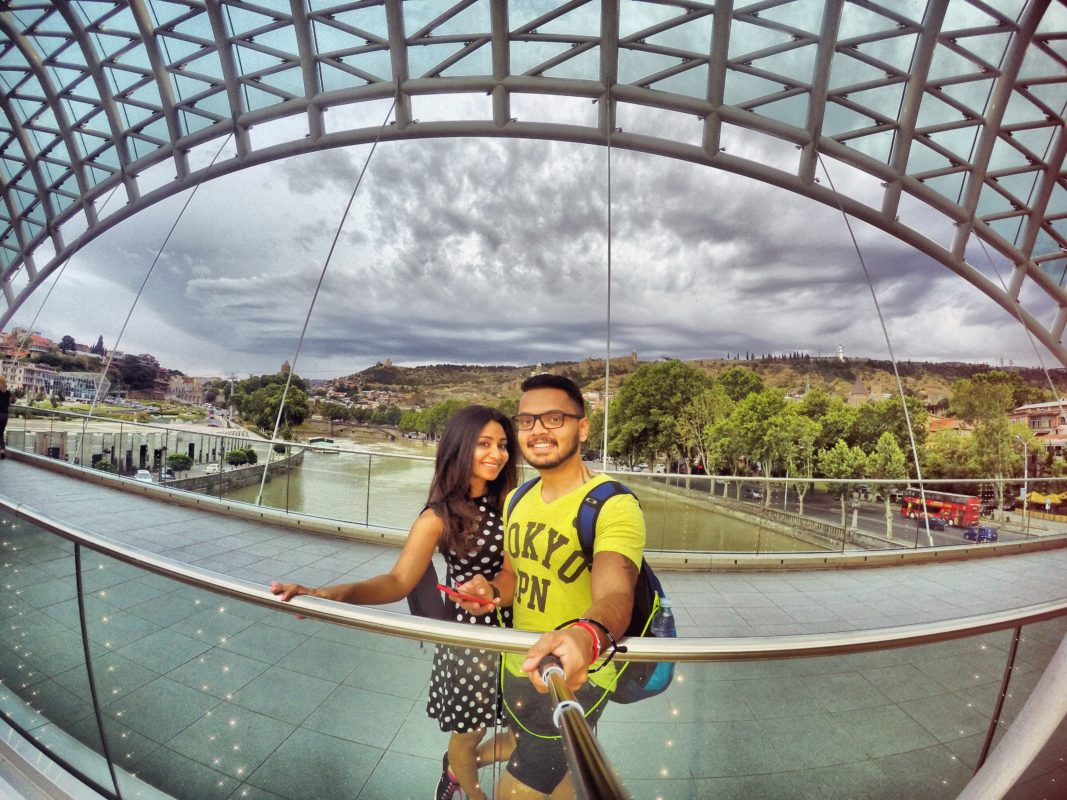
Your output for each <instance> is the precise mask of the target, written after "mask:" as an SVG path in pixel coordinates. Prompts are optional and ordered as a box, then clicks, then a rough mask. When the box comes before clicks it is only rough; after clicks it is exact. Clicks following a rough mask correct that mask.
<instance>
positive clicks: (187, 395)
mask: <svg viewBox="0 0 1067 800" xmlns="http://www.w3.org/2000/svg"><path fill="white" fill-rule="evenodd" d="M164 396H165V397H166V398H167V399H169V400H177V401H178V402H179V403H188V404H189V405H193V406H198V405H200V403H202V402H203V399H204V380H203V378H193V377H190V376H188V375H171V376H170V378H169V379H168V380H167V390H166V392H165V394H164Z"/></svg>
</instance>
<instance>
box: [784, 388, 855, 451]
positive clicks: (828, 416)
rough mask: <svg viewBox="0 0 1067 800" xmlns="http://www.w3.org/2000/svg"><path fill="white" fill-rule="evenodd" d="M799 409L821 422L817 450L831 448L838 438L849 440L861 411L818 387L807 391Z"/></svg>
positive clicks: (816, 442) (806, 415)
mask: <svg viewBox="0 0 1067 800" xmlns="http://www.w3.org/2000/svg"><path fill="white" fill-rule="evenodd" d="M798 410H799V411H800V413H801V414H803V415H804V416H805V417H807V418H808V419H812V420H815V421H816V422H817V423H819V429H820V430H819V438H818V439H816V441H815V449H816V451H818V450H829V449H831V448H832V447H833V446H834V444H836V443H837V440H838V439H845V440H846V441H847V440H848V437H849V434H850V433H851V432H852V428H853V426H854V425H855V424H856V416H857V414H858V413H859V411H858V410H857V409H855V408H853V407H851V406H849V405H848V404H846V403H845V401H844V400H842V399H841V398H840V397H838V396H837V395H833V394H830V393H829V392H827V391H825V390H823V389H818V388H816V389H811V390H809V391H808V392H807V393H805V395H804V397H803V399H802V400H801V401H800V403H799V404H798Z"/></svg>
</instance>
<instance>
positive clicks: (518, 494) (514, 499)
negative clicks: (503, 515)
mask: <svg viewBox="0 0 1067 800" xmlns="http://www.w3.org/2000/svg"><path fill="white" fill-rule="evenodd" d="M540 480H541V476H540V475H538V476H536V477H534V478H530V480H528V481H526V482H525V483H522V484H520V485H519V486H518V487H517V488H516V489H515V491H514V492H512V493H511V499H510V500H509V501H508V516H509V517H510V516H511V512H512V511H514V510H515V506H517V505H518V504H519V501H520V500H522V498H524V497H525V496H526V493H527V492H528V491H530V490H531V489H532V488H533V487H534V486H536V485H537V482H538V481H540Z"/></svg>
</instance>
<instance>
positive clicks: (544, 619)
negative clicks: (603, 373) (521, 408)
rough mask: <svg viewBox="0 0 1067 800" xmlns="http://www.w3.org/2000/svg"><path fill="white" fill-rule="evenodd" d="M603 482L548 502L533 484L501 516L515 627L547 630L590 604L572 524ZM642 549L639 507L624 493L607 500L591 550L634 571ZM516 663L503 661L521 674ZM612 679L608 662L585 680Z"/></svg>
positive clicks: (585, 566) (586, 568)
mask: <svg viewBox="0 0 1067 800" xmlns="http://www.w3.org/2000/svg"><path fill="white" fill-rule="evenodd" d="M609 480H611V478H609V477H608V476H606V475H597V476H595V477H594V478H593V479H592V480H590V481H587V482H586V483H584V484H582V485H581V486H579V487H577V488H576V489H574V490H572V491H571V492H568V493H567V494H565V495H564V496H563V497H558V498H556V499H555V500H554V501H552V502H551V503H546V502H545V501H544V500H543V499H542V497H541V484H540V483H538V484H537V485H535V486H534V487H533V488H532V489H530V491H528V492H527V493H526V494H525V495H524V496H523V498H522V499H521V500H519V502H518V503H517V504H516V506H515V509H514V511H513V512H512V513H511V514H506V515H505V517H504V546H505V548H506V549H507V551H508V554H509V555H510V556H511V566H512V569H513V570H514V571H515V579H516V583H515V600H514V602H513V604H512V611H513V614H514V624H515V628H516V629H521V630H527V631H550V630H553V629H554V628H556V627H557V626H558V625H560V624H561V623H564V622H567V621H568V620H572V619H575V618H576V617H581V616H582V615H584V614H585V612H586V611H587V610H588V609H589V606H590V605H592V602H593V595H592V587H591V580H590V575H591V572H590V569H591V567H592V562H591V561H590V560H589V559H588V558H587V557H586V555H585V553H583V552H582V546H581V543H580V542H579V541H578V530H577V527H576V520H577V517H578V508H579V506H580V505H581V502H582V500H583V499H585V496H586V495H587V494H588V493H589V491H590V490H591V489H592V488H593V487H594V486H596V485H598V484H601V483H605V482H606V481H609ZM508 499H509V500H510V499H511V498H510V495H509V496H508ZM504 507H505V509H506V508H507V503H505V505H504ZM644 548H645V518H644V515H643V514H642V513H641V506H640V504H639V503H638V502H637V500H636V498H634V497H633V496H632V495H629V494H620V495H616V496H615V497H612V498H611V499H610V500H608V501H607V502H606V503H605V504H604V506H603V508H601V510H600V515H599V516H598V517H597V524H596V536H595V537H594V539H593V552H594V553H600V552H604V551H611V552H615V553H620V554H621V555H624V556H626V557H627V558H628V559H630V560H631V561H632V562H633V563H634V564H635V565H636V566H638V567H640V566H641V556H642V553H643V552H644ZM522 661H523V656H522V655H518V654H508V655H505V657H504V663H505V664H506V666H507V668H508V671H509V672H511V673H512V674H514V675H524V674H525V673H524V672H523V671H522V669H521V665H522ZM614 675H615V670H614V663H612V664H609V665H608V666H607V667H606V668H605V669H603V670H601V671H600V672H596V673H593V674H592V675H590V676H589V677H590V680H592V681H593V683H595V684H597V685H598V686H603V687H608V686H610V685H611V682H612V679H613V678H614Z"/></svg>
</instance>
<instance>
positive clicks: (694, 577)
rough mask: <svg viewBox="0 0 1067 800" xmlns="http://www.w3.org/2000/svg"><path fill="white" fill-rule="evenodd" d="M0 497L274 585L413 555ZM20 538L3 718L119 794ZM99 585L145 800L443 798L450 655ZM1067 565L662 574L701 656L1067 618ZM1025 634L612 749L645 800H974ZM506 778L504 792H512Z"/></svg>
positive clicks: (137, 502) (747, 686)
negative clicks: (712, 639)
mask: <svg viewBox="0 0 1067 800" xmlns="http://www.w3.org/2000/svg"><path fill="white" fill-rule="evenodd" d="M0 495H3V496H4V497H5V498H9V499H11V500H14V501H16V502H20V503H23V504H25V505H27V506H30V507H33V508H34V509H37V510H39V511H42V512H44V513H45V514H47V515H49V516H51V517H54V518H56V519H59V520H63V521H64V522H66V523H69V524H70V525H73V526H76V527H81V528H84V529H87V530H90V531H93V532H95V533H98V534H101V535H104V536H107V537H109V538H112V539H115V540H118V541H122V542H125V543H128V544H130V545H134V546H137V547H140V548H143V549H145V550H149V551H152V552H155V553H159V554H161V555H163V556H166V557H168V558H172V559H176V560H179V561H181V562H184V563H188V564H194V565H199V566H202V567H205V568H207V569H211V570H213V571H216V572H219V573H224V574H228V575H232V576H234V577H238V578H242V579H245V580H249V581H253V582H258V583H266V582H268V581H269V580H270V579H271V578H275V577H277V578H288V579H292V580H298V581H300V582H302V583H306V584H321V583H328V582H334V581H339V580H353V579H358V578H360V577H365V576H367V575H371V574H376V573H379V572H382V571H384V570H387V569H388V568H389V567H390V566H391V564H392V563H393V560H394V558H395V556H396V550H395V549H393V548H389V547H385V546H379V545H373V544H366V543H360V542H353V541H351V540H346V539H340V538H336V537H328V536H321V535H315V534H309V533H306V532H302V531H293V530H288V529H285V528H281V527H278V526H273V525H265V524H262V523H257V522H250V521H246V520H241V519H235V518H228V517H223V516H219V515H217V514H214V513H211V512H208V511H201V510H196V509H191V508H186V507H183V506H179V505H172V504H168V503H164V502H160V501H156V500H152V499H148V498H145V497H143V496H138V495H134V494H130V493H126V492H121V491H116V490H112V489H107V488H103V487H100V486H96V485H92V484H87V483H83V482H80V481H77V480H74V479H71V478H67V477H64V476H61V475H58V474H55V473H52V472H50V471H48V470H43V469H40V468H37V467H35V466H32V465H30V464H27V463H22V462H20V461H18V460H14V459H8V460H7V461H4V462H0ZM3 538H4V539H5V541H4V542H3V543H2V549H3V558H2V559H0V573H2V574H0V577H2V580H0V600H3V602H0V676H2V677H3V687H2V689H3V691H0V709H2V710H3V711H4V712H5V713H7V714H9V715H11V716H12V717H13V718H14V719H16V720H17V722H18V723H19V725H20V726H21V727H23V728H24V729H26V730H30V731H33V733H34V735H35V737H36V738H38V739H39V740H40V741H43V742H46V743H48V744H49V745H51V746H52V747H53V748H54V749H55V751H56V752H60V753H63V754H64V755H65V756H66V757H67V758H68V759H70V760H72V761H74V762H75V763H76V764H77V765H78V766H79V767H80V768H81V769H83V771H85V772H86V773H87V774H90V775H92V776H94V777H95V778H96V779H97V780H99V781H101V782H106V781H107V780H108V775H107V773H106V771H104V770H102V769H101V761H100V759H99V758H97V757H96V756H95V755H94V751H96V752H99V751H100V750H101V743H100V737H99V732H98V729H97V725H96V720H95V717H94V715H93V713H92V694H91V693H90V689H89V682H88V679H87V675H86V663H85V659H84V655H83V651H82V645H81V637H80V635H79V631H80V621H79V609H78V603H77V599H76V591H75V588H74V581H73V574H74V569H73V562H72V559H71V548H70V547H69V546H68V545H66V544H65V543H57V542H56V540H55V537H53V536H51V535H50V534H46V533H44V532H40V531H34V530H33V529H30V528H25V529H23V528H22V527H21V526H20V527H18V528H17V529H10V530H8V531H6V532H5V535H4V537H3ZM82 566H83V569H82V575H83V580H84V582H85V595H86V608H85V612H86V614H85V616H86V620H87V630H88V635H89V640H90V652H91V654H92V662H91V663H92V666H93V672H94V676H95V681H96V693H97V697H98V700H99V703H100V707H101V708H102V710H103V719H104V726H105V731H106V735H107V741H108V743H109V747H110V750H111V753H112V757H113V758H114V760H115V761H116V763H117V764H118V765H119V766H120V767H122V770H121V771H120V773H119V774H120V780H121V781H122V782H123V784H124V794H126V796H131V797H133V796H137V797H144V798H149V799H151V798H155V797H158V796H159V795H158V792H157V791H156V789H157V788H158V789H161V790H163V791H164V792H166V793H167V794H169V795H172V796H174V797H179V798H183V800H184V798H190V800H191V799H192V798H195V800H239V799H240V800H244V799H245V798H252V800H283V799H284V800H289V798H293V799H294V800H295V798H317V799H321V800H332V798H339V799H340V798H345V799H346V800H350V799H351V798H361V800H377V798H409V797H410V798H421V797H428V796H430V795H431V793H432V788H433V786H434V785H436V781H437V777H438V775H439V773H440V759H441V753H442V752H443V750H444V746H445V741H446V736H445V735H444V734H442V733H441V732H440V731H439V730H438V728H437V724H436V722H435V721H433V720H430V719H428V718H427V716H426V713H425V706H426V697H427V693H428V684H429V672H430V659H431V657H432V655H433V652H434V651H433V648H431V647H422V646H420V644H419V643H417V642H413V641H410V640H402V639H397V638H394V637H390V636H386V635H381V634H372V633H367V632H364V631H359V630H353V629H349V628H343V627H340V626H333V625H327V624H325V623H321V622H318V621H315V620H307V619H305V620H300V619H297V618H296V617H294V615H293V614H292V613H286V612H285V611H284V610H281V608H280V609H279V610H278V611H274V610H271V609H267V608H263V607H260V606H257V605H252V604H248V603H240V602H235V601H228V600H226V601H221V602H220V599H219V597H218V596H217V595H212V594H211V593H210V592H208V591H206V590H200V589H195V588H192V587H189V586H186V585H184V584H181V583H178V582H176V581H173V580H169V579H167V578H164V577H161V576H157V575H154V574H151V573H146V572H144V571H143V570H139V569H137V568H135V567H132V566H129V565H126V564H123V563H120V562H115V561H113V560H110V559H107V558H104V557H101V556H97V555H91V556H87V557H86V558H85V559H84V562H83V565H82ZM1065 567H1067V552H1065V551H1050V552H1046V553H1040V554H1034V555H1022V556H1013V557H1003V558H993V559H982V560H976V561H969V562H958V563H951V564H931V565H924V566H898V567H891V568H873V569H853V570H815V571H794V572H775V571H767V572H758V573H753V572H744V573H729V572H711V573H707V572H705V573H698V572H674V573H670V572H661V577H662V578H663V579H664V582H665V583H666V585H667V588H668V590H669V591H670V593H671V595H672V597H673V598H674V601H675V606H676V608H677V609H678V615H679V622H680V629H681V630H680V632H681V634H682V635H683V636H727V637H734V636H771V635H775V634H798V633H817V632H828V631H853V630H863V629H868V628H871V627H879V626H896V625H900V624H907V623H909V622H916V621H923V620H937V619H954V618H959V617H964V616H968V615H971V614H975V613H982V612H987V611H992V610H997V609H1005V608H1012V607H1018V606H1022V605H1027V604H1030V603H1035V602H1039V601H1043V600H1050V599H1057V598H1061V597H1064V596H1067V569H1065ZM394 610H397V611H405V612H406V607H405V606H404V604H402V603H401V604H396V605H395V607H394ZM1063 629H1064V625H1063V622H1062V621H1053V622H1049V623H1041V624H1039V625H1033V626H1029V628H1028V629H1027V632H1026V635H1025V636H1024V641H1023V643H1022V644H1021V646H1020V649H1019V656H1018V659H1017V663H1016V669H1015V673H1014V676H1013V678H1012V683H1011V690H1012V691H1011V693H1010V695H1009V700H1008V705H1007V708H1006V710H1005V718H1006V719H1008V720H1010V719H1012V718H1013V716H1014V715H1015V714H1017V713H1018V709H1019V707H1020V705H1021V703H1022V702H1023V701H1024V700H1025V698H1026V697H1027V696H1028V695H1029V691H1030V689H1032V687H1033V685H1034V683H1035V682H1036V680H1037V678H1038V677H1039V676H1040V674H1041V670H1042V669H1043V665H1044V664H1045V663H1047V661H1048V657H1049V655H1050V653H1051V652H1052V651H1053V650H1054V649H1055V647H1056V645H1057V643H1058V642H1059V640H1060V639H1061V638H1062V636H1063V635H1064V630H1063ZM1010 633H1011V632H1010V631H1000V632H996V633H991V634H985V635H982V636H974V637H969V638H967V639H963V640H958V641H946V642H938V643H935V644H930V645H923V646H919V647H911V648H900V649H894V650H886V651H879V652H872V653H863V654H854V655H848V656H834V657H825V658H804V659H785V660H783V659H779V660H771V661H757V662H736V661H734V662H727V663H694V664H684V665H680V666H679V668H678V678H677V679H676V680H675V682H674V683H673V684H672V685H671V687H670V689H669V690H668V691H667V692H666V693H665V694H663V695H660V696H659V697H656V698H653V699H651V700H647V701H644V702H642V703H639V704H636V705H633V706H621V705H617V704H610V707H609V708H608V710H607V711H606V712H605V715H604V717H603V719H602V720H601V722H600V724H599V726H598V736H599V739H600V741H601V742H602V743H603V745H604V747H605V749H606V751H607V753H608V755H609V758H611V759H612V760H613V762H614V763H615V764H616V765H617V766H618V768H619V770H620V773H621V774H622V777H623V779H624V781H625V782H626V784H627V787H628V788H629V790H630V791H631V792H632V793H633V794H634V796H635V798H642V799H643V798H653V797H662V798H670V799H671V800H674V798H694V799H696V798H705V797H710V796H714V797H721V798H749V797H760V798H770V799H771V800H773V799H774V798H790V799H792V798H812V800H814V799H815V798H818V799H819V800H829V799H830V798H841V799H842V800H844V798H848V800H852V798H856V797H868V798H880V799H884V800H896V798H900V797H923V798H951V797H954V796H955V795H956V793H957V792H958V791H959V789H960V788H962V786H963V785H965V784H966V782H967V780H968V779H969V776H970V774H971V773H972V772H973V769H974V767H975V764H976V760H977V754H978V753H979V751H980V749H981V745H982V742H983V741H984V738H985V731H986V728H987V727H988V724H989V718H990V714H991V710H992V708H993V707H994V704H995V700H996V696H997V693H998V690H999V686H1000V680H1001V676H1002V674H1003V669H1004V663H1005V654H1006V652H1007V651H1008V648H1009V644H1010V640H1011V635H1010ZM1063 727H1064V726H1061V728H1063ZM78 743H80V744H78ZM82 745H85V746H86V747H83V746H82ZM1065 746H1067V731H1065V730H1061V731H1060V732H1059V734H1058V735H1057V738H1056V739H1055V740H1054V741H1053V742H1050V744H1049V746H1048V748H1046V750H1047V755H1045V754H1043V756H1042V758H1040V759H1039V760H1038V762H1037V763H1036V764H1035V766H1034V768H1033V769H1032V771H1031V773H1030V774H1029V775H1028V777H1027V780H1026V781H1025V782H1024V785H1022V786H1021V787H1017V789H1016V790H1014V791H1013V793H1012V794H1010V795H1009V798H1011V800H1024V799H1028V798H1030V797H1042V796H1054V795H1055V793H1054V791H1053V793H1052V794H1049V791H1050V790H1054V789H1055V788H1056V787H1057V786H1059V785H1062V782H1063V781H1064V780H1067V769H1065V768H1064V767H1063V765H1062V763H1059V762H1057V761H1056V758H1057V757H1059V756H1060V755H1061V754H1062V752H1063V748H1064V747H1065ZM2 769H3V766H2V764H0V771H2ZM128 776H136V778H133V777H128ZM482 780H483V782H485V783H486V785H487V787H488V784H489V783H491V782H492V781H493V775H492V772H491V770H488V769H487V770H484V771H483V773H482ZM140 781H144V782H145V783H141V782H140ZM1057 781H1058V782H1059V783H1056V782H1057ZM153 787H155V788H153ZM127 790H128V791H127Z"/></svg>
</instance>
